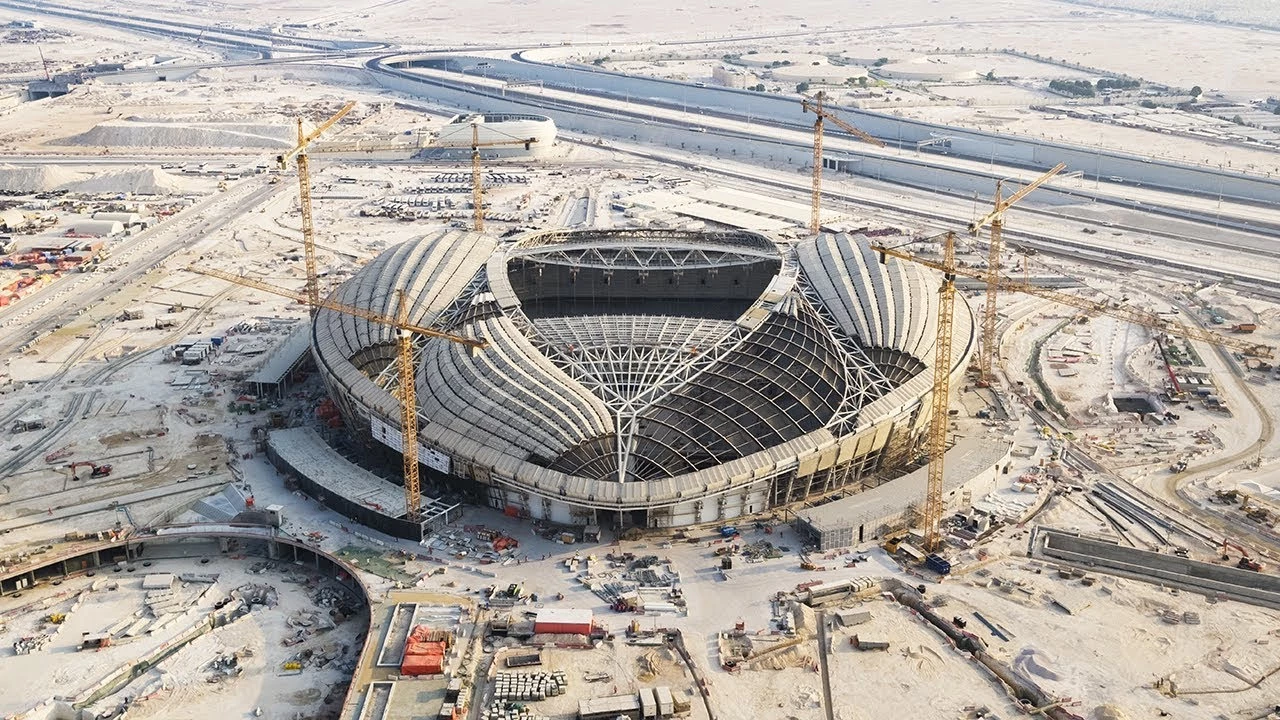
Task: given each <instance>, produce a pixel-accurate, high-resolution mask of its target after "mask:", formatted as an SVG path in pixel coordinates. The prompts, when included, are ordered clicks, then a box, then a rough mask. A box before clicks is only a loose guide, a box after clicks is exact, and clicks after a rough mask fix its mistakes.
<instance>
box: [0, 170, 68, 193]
mask: <svg viewBox="0 0 1280 720" xmlns="http://www.w3.org/2000/svg"><path fill="white" fill-rule="evenodd" d="M85 177H86V176H85V175H84V173H78V172H74V171H71V170H67V169H66V168H62V167H58V166H56V165H41V166H39V167H23V166H19V165H0V192H6V193H36V192H47V191H49V190H54V189H57V188H58V187H61V186H63V185H66V184H67V183H72V182H76V181H77V180H82V179H84V178H85Z"/></svg>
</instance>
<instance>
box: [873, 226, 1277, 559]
mask: <svg viewBox="0 0 1280 720" xmlns="http://www.w3.org/2000/svg"><path fill="white" fill-rule="evenodd" d="M944 238H945V240H944V243H943V260H942V262H937V261H934V260H926V259H923V258H918V257H916V256H914V255H912V254H911V253H908V252H903V251H901V250H896V249H893V248H887V247H884V246H875V247H873V248H872V249H873V250H875V251H876V252H878V253H880V261H881V262H882V263H883V262H886V261H887V259H888V258H889V257H894V258H898V259H900V260H907V261H909V262H915V263H919V264H921V265H924V266H926V267H930V268H933V269H935V270H939V271H941V272H942V278H943V281H942V285H941V287H940V288H939V296H938V327H937V337H936V339H935V347H934V353H935V357H934V366H933V369H934V379H933V380H934V382H933V393H932V403H931V404H932V413H933V414H932V416H931V417H930V427H929V470H928V475H929V477H928V484H927V486H926V488H927V489H926V493H925V505H924V518H923V519H924V527H925V541H924V548H925V550H926V551H927V552H936V551H937V549H938V548H939V547H940V546H941V543H942V535H941V521H942V513H943V510H944V507H943V501H942V488H943V475H944V468H943V459H944V456H945V454H946V444H947V437H946V436H947V417H948V415H947V410H948V405H949V400H950V393H951V387H950V385H951V381H950V375H949V372H948V369H949V368H950V367H951V335H952V322H953V317H952V313H953V310H954V307H955V278H956V277H957V276H963V277H970V278H974V279H976V280H982V281H984V282H987V283H995V284H996V285H997V286H998V287H999V289H1000V290H1002V291H1005V292H1021V293H1025V294H1028V295H1035V296H1037V297H1042V298H1045V299H1047V300H1053V301H1054V302H1058V303H1061V304H1063V305H1067V306H1069V307H1074V308H1077V309H1079V310H1084V311H1086V312H1090V313H1098V314H1101V315H1109V316H1111V317H1115V318H1118V319H1120V320H1124V321H1127V322H1131V323H1134V324H1137V325H1142V326H1143V327H1148V328H1151V329H1153V330H1158V331H1160V332H1163V333H1168V334H1170V335H1178V336H1181V337H1183V338H1186V339H1189V340H1200V341H1203V342H1207V343H1211V344H1214V345H1217V346H1219V347H1225V348H1230V349H1232V350H1237V351H1239V352H1241V353H1243V354H1245V355H1252V356H1255V357H1271V353H1272V349H1271V348H1270V347H1267V346H1265V345H1258V344H1255V343H1251V342H1247V341H1244V340H1243V339H1240V338H1234V337H1228V336H1226V335H1221V334H1218V333H1215V332H1213V331H1210V330H1205V329H1204V328H1200V327H1194V326H1191V325H1186V324H1184V323H1180V322H1176V321H1174V320H1170V319H1168V318H1164V317H1161V316H1159V315H1156V314H1154V313H1150V312H1147V311H1145V310H1139V309H1137V308H1135V307H1131V306H1129V305H1128V304H1126V303H1125V301H1124V300H1123V299H1122V300H1121V301H1120V302H1114V301H1097V300H1089V299H1087V298H1083V297H1079V296H1077V295H1070V294H1068V293H1063V292H1058V291H1056V290H1049V289H1046V288H1040V287H1036V286H1034V285H1030V284H1028V283H1024V282H1017V281H1013V280H1006V279H1004V278H992V277H991V276H990V275H989V274H986V273H979V272H976V271H970V270H961V269H960V268H958V267H957V266H956V261H955V234H954V233H946V234H945V236H944ZM930 239H936V238H930ZM1036 402H1037V403H1038V404H1037V406H1036V407H1037V409H1041V408H1042V407H1043V404H1042V403H1040V401H1038V400H1037V401H1036Z"/></svg>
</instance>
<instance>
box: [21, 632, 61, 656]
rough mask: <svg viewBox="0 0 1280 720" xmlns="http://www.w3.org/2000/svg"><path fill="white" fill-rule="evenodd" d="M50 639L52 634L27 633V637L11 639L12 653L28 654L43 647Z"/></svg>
mask: <svg viewBox="0 0 1280 720" xmlns="http://www.w3.org/2000/svg"><path fill="white" fill-rule="evenodd" d="M52 639H53V636H52V635H29V636H27V637H20V638H18V639H17V640H14V641H13V654H14V655H30V654H31V653H33V652H36V651H37V650H39V649H40V648H42V647H44V646H45V644H47V643H48V642H49V641H50V640H52Z"/></svg>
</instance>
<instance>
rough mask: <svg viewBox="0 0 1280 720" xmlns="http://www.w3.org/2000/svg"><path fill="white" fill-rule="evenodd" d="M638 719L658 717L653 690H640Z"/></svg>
mask: <svg viewBox="0 0 1280 720" xmlns="http://www.w3.org/2000/svg"><path fill="white" fill-rule="evenodd" d="M640 717H642V718H646V719H647V718H657V717H658V700H657V698H655V697H654V696H653V688H640Z"/></svg>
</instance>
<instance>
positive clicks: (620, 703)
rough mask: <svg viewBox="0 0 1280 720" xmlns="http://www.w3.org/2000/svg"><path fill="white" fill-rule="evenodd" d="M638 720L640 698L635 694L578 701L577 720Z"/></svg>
mask: <svg viewBox="0 0 1280 720" xmlns="http://www.w3.org/2000/svg"><path fill="white" fill-rule="evenodd" d="M623 717H625V718H629V719H630V720H640V698H639V696H638V695H637V694H635V693H631V694H629V695H607V696H605V697H598V698H589V699H587V700H579V701H578V720H618V718H623Z"/></svg>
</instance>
